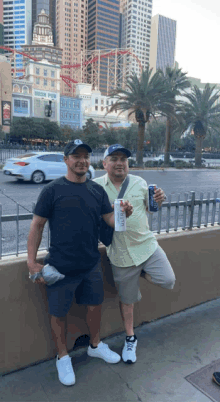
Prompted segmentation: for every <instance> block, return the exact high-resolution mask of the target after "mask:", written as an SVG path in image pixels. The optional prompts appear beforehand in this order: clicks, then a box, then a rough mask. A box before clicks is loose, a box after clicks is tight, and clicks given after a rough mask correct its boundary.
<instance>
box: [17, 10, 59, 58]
mask: <svg viewBox="0 0 220 402" xmlns="http://www.w3.org/2000/svg"><path fill="white" fill-rule="evenodd" d="M22 49H23V51H24V52H25V53H28V54H29V55H30V56H32V57H36V58H37V59H39V60H47V61H49V62H50V63H55V64H60V65H61V64H62V55H63V50H62V49H60V48H58V47H55V46H54V43H53V32H52V25H51V23H50V20H49V15H47V14H46V12H45V10H43V9H42V10H41V12H40V14H39V15H38V19H37V22H36V23H35V24H34V31H33V40H32V44H31V45H24V46H22ZM24 59H25V60H26V61H27V60H28V59H27V58H24Z"/></svg>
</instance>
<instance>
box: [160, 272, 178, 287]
mask: <svg viewBox="0 0 220 402" xmlns="http://www.w3.org/2000/svg"><path fill="white" fill-rule="evenodd" d="M175 282H176V277H175V275H174V273H172V274H171V273H170V275H168V276H166V278H165V279H164V282H163V283H162V284H161V287H162V288H164V289H170V290H172V289H173V288H174V285H175Z"/></svg>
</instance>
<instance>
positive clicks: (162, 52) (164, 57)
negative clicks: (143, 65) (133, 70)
mask: <svg viewBox="0 0 220 402" xmlns="http://www.w3.org/2000/svg"><path fill="white" fill-rule="evenodd" d="M175 47H176V21H175V20H171V19H170V18H167V17H164V16H163V15H160V14H157V15H155V16H154V17H153V18H152V34H151V53H150V66H151V67H152V68H153V71H154V72H155V71H156V70H158V69H162V70H163V71H164V72H165V70H166V67H171V68H172V67H174V64H175Z"/></svg>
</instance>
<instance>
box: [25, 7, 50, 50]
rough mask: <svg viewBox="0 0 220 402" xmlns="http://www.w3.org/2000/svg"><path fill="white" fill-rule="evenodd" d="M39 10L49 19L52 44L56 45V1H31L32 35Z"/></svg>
mask: <svg viewBox="0 0 220 402" xmlns="http://www.w3.org/2000/svg"><path fill="white" fill-rule="evenodd" d="M30 1H31V0H30ZM41 10H44V11H45V13H46V14H47V15H49V17H50V24H51V25H52V31H53V37H54V44H55V45H56V34H55V33H56V31H55V30H56V0H32V33H33V32H34V24H35V23H36V22H37V18H38V15H39V14H40V12H41Z"/></svg>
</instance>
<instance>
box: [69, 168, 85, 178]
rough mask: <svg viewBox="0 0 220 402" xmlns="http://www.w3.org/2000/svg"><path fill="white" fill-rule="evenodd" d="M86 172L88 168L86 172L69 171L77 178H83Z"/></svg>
mask: <svg viewBox="0 0 220 402" xmlns="http://www.w3.org/2000/svg"><path fill="white" fill-rule="evenodd" d="M88 170H89V168H87V170H86V172H85V171H84V172H77V171H76V170H75V169H73V168H72V169H71V171H72V173H74V174H75V175H76V176H79V177H82V176H85V175H86V173H87V172H88Z"/></svg>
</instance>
